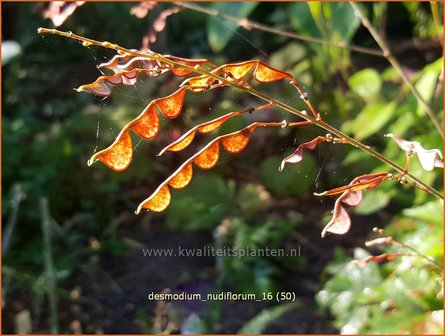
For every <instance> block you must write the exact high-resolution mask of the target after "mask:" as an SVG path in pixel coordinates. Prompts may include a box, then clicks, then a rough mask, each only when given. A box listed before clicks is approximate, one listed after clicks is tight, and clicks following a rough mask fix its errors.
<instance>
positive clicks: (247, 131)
mask: <svg viewBox="0 0 445 336" xmlns="http://www.w3.org/2000/svg"><path fill="white" fill-rule="evenodd" d="M256 127H257V124H256V123H253V124H251V125H250V126H248V127H245V128H244V129H242V130H241V131H238V132H235V133H233V134H231V135H226V136H223V137H222V138H221V142H222V145H223V147H224V149H225V150H226V151H227V152H228V153H231V154H234V153H239V152H241V151H242V150H243V149H244V148H246V146H247V144H248V143H249V140H250V136H251V135H252V133H253V132H254V131H255V128H256Z"/></svg>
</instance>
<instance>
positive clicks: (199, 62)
mask: <svg viewBox="0 0 445 336" xmlns="http://www.w3.org/2000/svg"><path fill="white" fill-rule="evenodd" d="M164 57H165V58H168V59H169V60H172V61H175V62H177V63H181V64H184V65H188V66H192V67H195V66H197V65H199V66H203V65H205V64H206V65H208V66H210V67H212V68H213V67H215V65H214V64H213V63H211V62H210V61H209V60H207V59H188V58H182V57H177V56H171V55H164ZM171 70H172V73H173V74H174V75H175V76H178V77H184V76H188V75H190V74H191V73H193V72H194V71H193V70H188V69H184V68H172V69H171Z"/></svg>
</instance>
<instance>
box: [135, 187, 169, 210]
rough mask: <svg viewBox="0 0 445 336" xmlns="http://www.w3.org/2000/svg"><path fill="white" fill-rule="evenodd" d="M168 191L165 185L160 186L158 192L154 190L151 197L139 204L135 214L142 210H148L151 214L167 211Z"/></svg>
mask: <svg viewBox="0 0 445 336" xmlns="http://www.w3.org/2000/svg"><path fill="white" fill-rule="evenodd" d="M170 199H171V195H170V190H169V189H168V186H167V185H165V184H164V185H161V186H160V188H158V190H156V191H155V192H154V193H153V195H151V196H150V197H148V198H147V199H146V200H144V201H143V202H142V203H141V204H139V206H138V208H137V210H136V214H138V213H139V212H140V211H141V210H142V209H146V210H150V211H153V212H161V211H164V210H165V209H167V207H168V205H169V204H170Z"/></svg>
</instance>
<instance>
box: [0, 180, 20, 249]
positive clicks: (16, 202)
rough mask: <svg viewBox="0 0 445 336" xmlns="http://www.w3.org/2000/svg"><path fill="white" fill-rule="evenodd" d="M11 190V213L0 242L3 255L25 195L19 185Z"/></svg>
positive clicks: (8, 244) (7, 247)
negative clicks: (12, 195) (12, 193)
mask: <svg viewBox="0 0 445 336" xmlns="http://www.w3.org/2000/svg"><path fill="white" fill-rule="evenodd" d="M13 189H14V197H13V199H12V213H11V216H9V219H8V225H7V226H6V229H5V232H4V235H3V240H2V252H3V255H5V254H6V253H7V252H8V250H9V246H10V245H11V238H12V234H13V232H14V229H15V226H16V223H17V215H18V212H19V207H20V203H21V202H22V200H23V199H24V198H25V193H24V192H23V191H22V190H21V188H20V185H18V184H16V185H14V187H13Z"/></svg>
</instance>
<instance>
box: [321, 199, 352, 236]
mask: <svg viewBox="0 0 445 336" xmlns="http://www.w3.org/2000/svg"><path fill="white" fill-rule="evenodd" d="M350 227H351V219H350V218H349V215H348V213H347V212H346V210H345V208H344V207H343V206H342V204H341V197H339V198H338V199H337V200H336V201H335V206H334V213H333V215H332V218H331V220H330V221H329V223H328V224H326V226H325V227H324V229H323V231H322V232H321V237H324V236H325V235H326V233H327V232H330V233H334V234H345V233H346V232H348V231H349V228H350Z"/></svg>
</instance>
